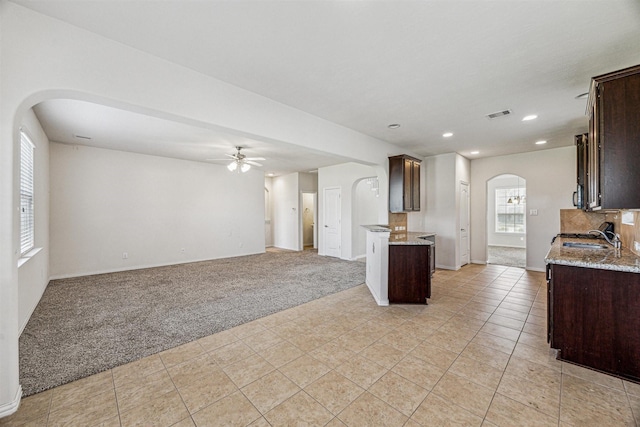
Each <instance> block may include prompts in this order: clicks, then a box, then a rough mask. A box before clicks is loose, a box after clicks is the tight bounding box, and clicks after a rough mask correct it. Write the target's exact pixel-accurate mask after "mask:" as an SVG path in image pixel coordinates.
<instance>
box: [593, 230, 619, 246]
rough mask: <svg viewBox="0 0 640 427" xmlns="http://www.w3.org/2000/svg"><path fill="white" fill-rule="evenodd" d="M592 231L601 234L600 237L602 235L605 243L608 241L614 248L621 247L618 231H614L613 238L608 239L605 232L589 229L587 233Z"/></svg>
mask: <svg viewBox="0 0 640 427" xmlns="http://www.w3.org/2000/svg"><path fill="white" fill-rule="evenodd" d="M594 231H595V232H596V233H600V234H602V237H604V240H606V241H607V243H609V244H610V245H611V246H613V247H614V248H616V249H620V248H621V247H622V242H621V241H620V235H619V234H618V233H615V234H614V235H613V240H609V238H608V237H607V235H606V233H603V232H602V231H600V230H589V231H587V233H591V232H594Z"/></svg>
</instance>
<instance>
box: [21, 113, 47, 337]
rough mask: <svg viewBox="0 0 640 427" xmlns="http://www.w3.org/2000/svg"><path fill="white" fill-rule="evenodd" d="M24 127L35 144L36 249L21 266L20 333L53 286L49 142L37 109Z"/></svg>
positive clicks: (27, 116) (28, 115)
mask: <svg viewBox="0 0 640 427" xmlns="http://www.w3.org/2000/svg"><path fill="white" fill-rule="evenodd" d="M22 127H23V130H24V132H25V133H26V134H27V135H28V136H29V138H30V139H31V142H33V144H34V145H35V150H34V166H35V170H34V199H33V200H34V219H35V228H34V232H35V235H34V237H35V242H34V243H35V246H34V247H35V249H34V251H31V252H30V254H31V255H30V256H28V257H25V258H23V259H22V260H21V261H20V266H19V267H18V304H19V307H18V317H19V325H20V332H22V330H24V327H25V326H26V325H27V322H28V321H29V317H31V313H33V310H34V309H35V308H36V306H37V305H38V302H39V301H40V298H41V297H42V294H43V293H44V290H45V289H46V287H47V283H49V139H48V138H47V135H45V133H44V131H43V130H42V127H41V126H40V122H39V121H38V119H37V117H36V115H35V114H34V113H33V110H29V111H28V112H27V114H26V115H25V117H24V120H23V122H22ZM34 252H35V253H34ZM27 255H29V254H27Z"/></svg>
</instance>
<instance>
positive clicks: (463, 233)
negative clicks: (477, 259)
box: [460, 182, 469, 267]
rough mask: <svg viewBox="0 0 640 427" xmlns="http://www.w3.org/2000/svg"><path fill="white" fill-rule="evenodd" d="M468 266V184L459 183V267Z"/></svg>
mask: <svg viewBox="0 0 640 427" xmlns="http://www.w3.org/2000/svg"><path fill="white" fill-rule="evenodd" d="M466 264H469V184H468V183H466V182H460V266H461V267H462V266H463V265H466Z"/></svg>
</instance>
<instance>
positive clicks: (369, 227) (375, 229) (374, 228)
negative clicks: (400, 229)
mask: <svg viewBox="0 0 640 427" xmlns="http://www.w3.org/2000/svg"><path fill="white" fill-rule="evenodd" d="M361 227H364V228H366V229H367V230H369V231H373V232H376V233H384V232H390V231H391V227H389V226H388V225H381V224H371V225H361Z"/></svg>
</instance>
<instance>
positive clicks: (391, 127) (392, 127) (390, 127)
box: [387, 123, 400, 129]
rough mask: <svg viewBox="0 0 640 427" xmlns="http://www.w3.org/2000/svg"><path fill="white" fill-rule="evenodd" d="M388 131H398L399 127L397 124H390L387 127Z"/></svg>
mask: <svg viewBox="0 0 640 427" xmlns="http://www.w3.org/2000/svg"><path fill="white" fill-rule="evenodd" d="M387 127H388V128H389V129H398V128H399V127H400V125H399V124H398V123H391V124H390V125H389V126H387Z"/></svg>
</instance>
